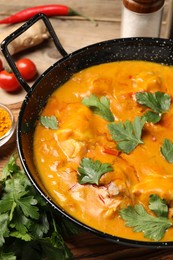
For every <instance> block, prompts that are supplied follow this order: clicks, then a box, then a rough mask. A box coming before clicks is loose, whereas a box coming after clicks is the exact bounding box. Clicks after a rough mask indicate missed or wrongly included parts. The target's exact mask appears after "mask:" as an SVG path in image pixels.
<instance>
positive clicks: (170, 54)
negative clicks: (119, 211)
mask: <svg viewBox="0 0 173 260" xmlns="http://www.w3.org/2000/svg"><path fill="white" fill-rule="evenodd" d="M39 19H42V20H43V22H44V23H45V25H46V26H47V29H48V31H49V33H50V36H51V38H52V39H53V41H54V43H55V46H56V47H57V50H58V51H59V52H60V53H61V55H62V56H63V58H62V59H60V60H59V61H57V62H56V63H55V64H53V65H52V66H51V67H50V68H48V69H47V70H46V71H45V72H44V73H43V74H42V75H41V76H40V77H39V78H38V79H37V80H36V82H35V83H34V84H33V86H32V87H31V88H30V87H29V86H28V84H27V83H26V82H25V80H24V79H23V78H22V76H21V74H20V73H19V71H18V69H17V68H16V66H15V63H14V60H13V58H12V57H11V55H10V53H9V51H8V48H7V46H8V44H9V43H10V42H11V41H13V40H14V39H15V38H16V37H18V36H19V35H20V34H22V33H23V32H24V31H26V30H27V29H28V28H29V27H31V26H32V25H33V24H34V23H35V22H37V21H38V20H39ZM1 50H2V52H3V54H4V56H5V58H6V60H7V62H8V63H9V65H10V67H11V69H12V71H13V72H14V73H15V75H16V77H17V79H18V81H19V82H20V84H21V85H22V86H23V88H24V89H25V90H26V92H27V94H26V97H25V99H24V101H23V104H22V107H21V110H20V113H19V119H18V125H17V147H18V152H19V156H20V159H21V162H22V165H23V168H24V170H25V172H26V174H27V175H28V177H29V178H30V180H31V182H32V183H33V185H34V186H35V188H36V189H37V190H38V192H39V193H40V194H41V195H42V196H43V197H44V198H45V199H46V200H47V201H48V203H50V204H51V205H52V206H53V207H54V208H55V210H57V211H58V212H59V213H60V214H62V215H64V216H66V217H67V218H68V219H70V220H72V221H74V222H75V223H77V224H79V225H80V226H82V227H83V228H85V229H86V230H89V231H91V232H93V233H94V234H96V235H98V236H101V237H103V238H106V239H108V240H111V241H113V242H117V243H122V244H126V245H131V246H142V247H152V248H154V247H155V248H162V247H173V242H167V243H165V242H164V243H163V242H142V241H136V240H128V239H124V238H119V237H115V236H111V235H109V234H105V233H103V232H100V231H98V230H95V229H93V228H91V227H89V226H87V225H85V224H83V223H81V222H79V221H78V220H76V219H74V218H72V217H71V216H70V215H68V214H67V213H66V212H65V211H64V210H63V209H62V208H60V207H59V206H58V205H56V204H55V203H54V201H53V200H52V199H51V197H50V195H49V193H48V191H46V188H45V187H44V186H43V184H42V183H41V181H40V179H39V175H38V173H37V170H36V167H35V165H34V161H33V146H32V143H33V132H34V127H35V123H36V121H37V119H38V117H39V114H40V112H41V111H42V109H43V107H44V106H45V104H46V102H47V100H48V98H49V96H50V95H51V94H52V92H53V91H54V90H55V89H57V88H58V87H59V86H60V85H62V84H63V83H65V82H66V81H67V80H68V79H69V78H70V77H71V76H72V75H73V74H74V73H76V72H79V71H80V70H82V69H85V68H87V67H90V66H93V65H97V64H101V63H107V62H113V61H122V60H145V61H151V62H157V63H163V64H167V65H173V41H172V40H169V39H159V38H158V39H154V38H126V39H115V40H109V41H104V42H100V43H97V44H93V45H90V46H87V47H85V48H82V49H80V50H77V51H75V52H73V53H70V54H67V52H66V51H65V50H64V48H63V47H62V45H61V44H60V42H59V40H58V38H57V36H56V34H55V32H54V29H53V28H52V26H51V24H50V22H49V20H48V18H47V17H46V16H45V15H43V14H39V15H36V16H35V17H33V18H32V19H30V20H29V21H28V22H26V23H25V24H24V25H23V26H21V27H20V28H19V29H17V30H16V31H15V32H14V33H13V34H11V35H9V36H8V37H7V38H6V39H5V40H4V41H3V42H2V44H1Z"/></svg>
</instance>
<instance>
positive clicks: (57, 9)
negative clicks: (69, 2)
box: [0, 4, 80, 24]
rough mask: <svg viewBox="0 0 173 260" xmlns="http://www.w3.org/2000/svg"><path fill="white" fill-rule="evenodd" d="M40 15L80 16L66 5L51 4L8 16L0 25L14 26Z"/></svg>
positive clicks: (0, 21)
mask: <svg viewBox="0 0 173 260" xmlns="http://www.w3.org/2000/svg"><path fill="white" fill-rule="evenodd" d="M38 13H44V14H45V15H47V16H49V17H50V16H73V15H80V14H79V13H77V12H76V11H74V10H73V9H71V8H70V7H68V6H66V5H57V4H50V5H39V6H34V7H29V8H26V9H23V10H22V11H19V12H17V13H15V14H13V15H11V16H8V17H7V18H5V19H2V20H0V24H14V23H20V22H24V21H26V20H28V19H30V18H31V17H33V16H34V15H36V14H38Z"/></svg>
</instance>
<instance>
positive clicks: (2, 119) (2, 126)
mask: <svg viewBox="0 0 173 260" xmlns="http://www.w3.org/2000/svg"><path fill="white" fill-rule="evenodd" d="M11 125H12V121H11V117H10V115H9V113H8V112H7V111H6V110H5V109H3V108H0V138H1V137H3V136H4V135H5V134H6V133H7V132H8V131H9V129H10V127H11Z"/></svg>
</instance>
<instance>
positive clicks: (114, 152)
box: [103, 148, 120, 156]
mask: <svg viewBox="0 0 173 260" xmlns="http://www.w3.org/2000/svg"><path fill="white" fill-rule="evenodd" d="M103 152H104V153H107V154H110V155H114V156H118V155H119V153H120V152H119V151H117V150H112V149H108V148H105V149H104V151H103Z"/></svg>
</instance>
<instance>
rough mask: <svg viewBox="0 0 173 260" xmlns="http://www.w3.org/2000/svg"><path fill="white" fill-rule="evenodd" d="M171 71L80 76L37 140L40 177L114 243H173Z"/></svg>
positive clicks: (102, 71) (58, 99) (130, 68)
mask: <svg viewBox="0 0 173 260" xmlns="http://www.w3.org/2000/svg"><path fill="white" fill-rule="evenodd" d="M172 98H173V67H171V66H166V65H162V64H156V63H152V62H146V61H120V62H112V63H107V64H101V65H97V66H93V67H90V68H87V69H85V70H83V71H81V72H78V73H76V74H75V75H73V76H72V78H71V79H70V80H69V81H67V82H66V83H65V84H64V85H62V86H61V87H59V88H58V89H57V90H56V91H55V92H54V93H53V94H52V95H51V96H50V98H49V99H48V102H47V104H46V106H45V108H44V109H43V111H42V113H41V115H40V118H39V120H38V123H37V125H36V129H35V134H34V143H33V149H34V161H35V165H36V167H37V170H38V174H39V176H40V178H41V180H42V182H43V184H44V186H45V188H46V190H47V191H48V194H50V196H51V198H53V200H54V201H55V203H56V204H57V205H59V206H60V207H61V208H63V209H64V210H65V211H66V212H67V213H68V214H69V215H70V216H72V217H74V218H75V219H77V220H79V221H80V222H82V223H84V224H86V225H88V226H90V227H92V228H95V229H97V230H99V231H103V232H105V233H108V234H111V235H113V236H118V237H123V238H127V239H132V240H140V241H151V242H152V241H173V226H172V225H173V103H172Z"/></svg>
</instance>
